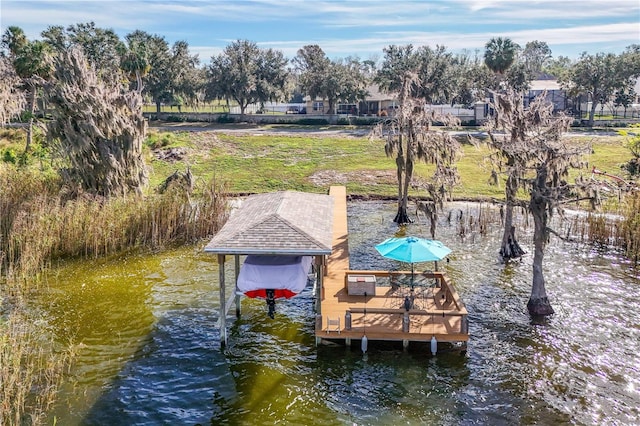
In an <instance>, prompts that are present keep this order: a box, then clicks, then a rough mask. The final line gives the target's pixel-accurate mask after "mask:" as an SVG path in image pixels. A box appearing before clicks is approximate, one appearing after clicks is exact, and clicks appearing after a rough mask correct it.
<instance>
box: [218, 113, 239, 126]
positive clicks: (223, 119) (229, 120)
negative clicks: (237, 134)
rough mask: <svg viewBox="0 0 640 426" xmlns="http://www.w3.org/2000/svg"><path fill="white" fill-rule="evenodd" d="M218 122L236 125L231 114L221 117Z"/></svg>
mask: <svg viewBox="0 0 640 426" xmlns="http://www.w3.org/2000/svg"><path fill="white" fill-rule="evenodd" d="M216 121H217V122H218V123H220V124H226V123H235V119H234V118H233V117H230V116H229V114H221V115H219V116H218V118H217V119H216Z"/></svg>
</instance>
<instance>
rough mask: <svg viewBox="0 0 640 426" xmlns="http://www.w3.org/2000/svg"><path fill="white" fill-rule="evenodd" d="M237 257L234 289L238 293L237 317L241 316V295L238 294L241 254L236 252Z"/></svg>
mask: <svg viewBox="0 0 640 426" xmlns="http://www.w3.org/2000/svg"><path fill="white" fill-rule="evenodd" d="M234 258H235V265H234V266H235V273H236V279H235V281H234V282H235V286H234V289H235V290H234V291H235V294H236V318H240V295H239V294H238V276H239V275H240V255H238V254H236V255H235V256H234Z"/></svg>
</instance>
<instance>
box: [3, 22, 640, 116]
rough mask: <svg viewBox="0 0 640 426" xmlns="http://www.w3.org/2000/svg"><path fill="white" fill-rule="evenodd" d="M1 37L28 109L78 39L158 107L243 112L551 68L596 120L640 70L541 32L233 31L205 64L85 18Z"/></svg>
mask: <svg viewBox="0 0 640 426" xmlns="http://www.w3.org/2000/svg"><path fill="white" fill-rule="evenodd" d="M1 46H2V51H1V55H2V57H3V62H4V63H3V66H2V68H3V71H2V72H3V74H4V73H8V72H10V71H8V70H5V68H7V67H9V68H12V69H13V72H14V73H15V74H16V75H17V77H18V79H19V84H20V86H21V87H22V89H23V90H24V92H25V94H26V105H27V115H29V114H32V113H33V108H34V105H35V97H36V96H37V94H38V93H39V90H40V88H41V84H42V83H43V81H44V80H46V79H47V78H49V77H50V75H51V73H52V58H54V57H56V56H58V55H61V52H63V51H64V50H68V49H69V48H71V47H73V46H78V47H81V48H82V51H83V52H84V54H85V55H86V57H87V59H88V61H89V62H90V63H91V65H92V66H93V67H95V70H96V72H97V74H98V76H99V77H100V78H101V79H103V80H105V81H106V82H108V83H109V84H113V85H120V86H122V87H128V88H129V89H131V90H136V91H138V92H140V93H141V94H142V96H143V98H144V100H145V101H146V102H150V103H154V104H155V105H156V109H157V111H158V112H160V107H161V105H162V104H170V105H178V106H182V105H186V106H194V107H197V106H198V105H201V104H202V103H204V102H207V101H211V100H220V99H222V100H225V101H227V102H235V103H237V104H238V105H239V107H240V110H241V114H244V112H245V110H246V107H247V106H248V105H250V104H259V105H264V103H266V102H269V101H274V102H278V101H295V102H299V101H300V100H302V99H303V98H304V96H309V97H310V98H311V99H318V100H323V101H326V102H327V104H328V110H329V111H330V112H333V113H334V112H335V111H336V107H337V104H338V103H357V102H359V101H362V100H364V99H365V98H366V95H367V87H369V86H371V85H377V86H378V87H380V88H381V89H383V90H386V91H393V92H396V93H397V92H398V90H399V87H398V83H397V80H395V79H394V76H396V75H400V74H402V73H403V72H404V71H406V70H407V69H418V70H419V72H418V78H420V79H421V80H422V81H423V83H424V84H422V87H423V89H422V90H423V93H421V94H419V95H420V97H423V98H424V100H425V101H426V102H428V103H434V104H436V103H437V104H467V105H470V104H472V103H474V102H475V101H477V100H483V99H484V98H485V94H486V91H487V90H497V89H498V88H500V87H504V86H506V85H508V86H509V87H511V88H513V89H514V90H517V91H523V90H526V89H527V87H528V86H529V83H530V82H531V81H532V80H533V79H537V78H538V77H540V76H541V75H549V76H553V77H555V78H557V79H558V80H559V82H560V83H561V85H562V87H563V88H564V89H565V90H566V91H567V93H568V94H569V95H570V97H571V98H574V99H577V98H578V97H579V96H582V99H585V100H587V101H591V102H592V106H591V110H590V111H589V124H590V125H593V117H594V114H595V110H596V106H597V105H598V104H604V103H606V102H614V103H615V104H616V105H619V106H624V107H627V106H628V105H630V104H631V103H632V102H633V101H634V100H635V99H636V96H637V94H636V93H634V91H633V86H634V83H635V79H636V78H637V77H638V76H639V75H640V45H638V44H634V45H631V46H629V47H628V48H627V49H626V50H625V51H624V52H622V53H620V54H613V53H607V54H605V53H596V54H589V53H587V52H583V53H582V54H581V55H580V57H579V58H578V59H577V60H571V59H570V58H568V57H565V56H558V57H556V58H554V57H553V56H552V52H551V49H550V48H549V46H548V45H547V43H546V42H543V41H538V40H534V41H531V42H528V43H526V45H525V46H520V45H518V44H517V43H514V42H513V41H512V40H510V39H509V38H502V37H495V38H492V39H491V40H489V41H488V42H487V44H486V45H485V50H484V52H480V51H477V50H476V51H473V52H472V51H464V52H463V53H459V54H454V53H452V52H450V51H449V50H447V48H446V47H444V46H435V47H430V46H419V47H415V46H413V45H410V44H409V45H404V46H398V45H390V46H388V47H386V48H384V49H383V52H382V59H380V60H377V61H375V60H361V59H360V58H358V57H346V58H337V59H330V58H329V57H328V56H327V55H326V54H325V52H324V51H323V50H322V48H321V47H320V46H319V45H315V44H314V45H307V46H303V47H302V48H300V49H299V50H298V52H297V54H296V56H295V57H293V58H291V59H288V58H286V57H285V56H284V54H283V53H282V52H281V51H279V50H275V49H270V48H268V49H263V48H260V47H258V45H257V44H256V43H254V42H252V41H249V40H237V41H234V42H232V43H230V44H229V45H228V46H227V47H226V48H225V49H224V51H223V52H221V53H220V54H218V55H214V56H212V57H211V58H210V61H209V63H208V64H203V63H201V60H200V58H199V57H198V56H197V55H195V54H192V53H191V52H190V51H189V45H188V43H187V42H186V41H177V42H175V43H174V44H173V45H169V43H168V42H167V41H166V40H165V38H164V37H163V36H161V35H158V34H149V33H147V32H145V31H141V30H136V31H133V32H131V33H129V34H127V35H126V36H125V37H124V39H121V38H120V37H119V36H118V35H117V34H116V33H115V32H114V31H113V30H112V29H108V28H99V27H97V26H96V25H95V24H94V23H93V22H88V23H79V24H75V25H70V26H68V27H66V28H64V27H62V26H51V27H49V28H47V29H46V30H44V31H42V33H41V39H40V40H28V39H27V38H26V36H25V34H24V31H23V30H22V29H21V28H19V27H16V26H10V27H8V28H7V30H6V31H5V33H4V34H3V35H2V44H1ZM394 80H395V81H394ZM4 86H9V85H7V84H6V83H5V84H4V85H3V91H5V92H6V91H7V90H9V87H4ZM14 90H15V89H14ZM4 96H7V95H6V94H5V95H4Z"/></svg>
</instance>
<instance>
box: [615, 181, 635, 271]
mask: <svg viewBox="0 0 640 426" xmlns="http://www.w3.org/2000/svg"><path fill="white" fill-rule="evenodd" d="M623 215H624V219H623V220H622V222H621V223H620V234H621V236H622V237H621V240H622V244H623V246H622V247H623V249H624V251H625V254H626V256H627V257H628V258H629V259H631V260H633V261H634V262H635V264H636V265H638V263H639V262H640V192H637V191H636V192H634V193H633V194H632V195H631V196H629V197H627V199H626V203H625V208H624V213H623Z"/></svg>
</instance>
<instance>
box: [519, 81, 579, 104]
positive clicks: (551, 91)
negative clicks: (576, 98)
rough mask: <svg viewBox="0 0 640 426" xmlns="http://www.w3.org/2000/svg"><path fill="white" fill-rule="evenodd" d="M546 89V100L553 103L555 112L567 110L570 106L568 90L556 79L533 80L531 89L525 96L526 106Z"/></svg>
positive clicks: (530, 85)
mask: <svg viewBox="0 0 640 426" xmlns="http://www.w3.org/2000/svg"><path fill="white" fill-rule="evenodd" d="M545 91H546V93H547V94H546V100H547V102H550V103H551V104H552V105H553V112H560V111H565V110H566V109H567V108H568V107H569V103H568V102H567V92H566V91H565V90H564V89H563V88H562V87H560V83H558V80H555V79H542V80H532V81H531V83H530V84H529V91H528V92H527V95H526V96H525V98H524V106H525V108H526V107H528V106H529V104H530V103H531V102H532V101H533V100H534V99H536V98H537V97H538V96H541V95H542V94H543V93H544V92H545Z"/></svg>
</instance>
